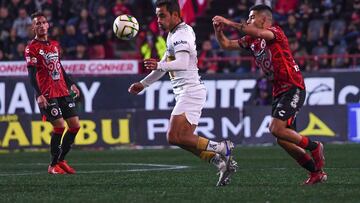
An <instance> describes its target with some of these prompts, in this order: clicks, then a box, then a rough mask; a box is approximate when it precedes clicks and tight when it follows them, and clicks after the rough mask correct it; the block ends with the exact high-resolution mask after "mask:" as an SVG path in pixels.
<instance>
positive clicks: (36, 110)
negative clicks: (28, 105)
mask: <svg viewBox="0 0 360 203" xmlns="http://www.w3.org/2000/svg"><path fill="white" fill-rule="evenodd" d="M34 113H40V108H39V105H38V103H37V101H36V97H34Z"/></svg>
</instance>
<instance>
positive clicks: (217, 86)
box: [145, 79, 256, 110]
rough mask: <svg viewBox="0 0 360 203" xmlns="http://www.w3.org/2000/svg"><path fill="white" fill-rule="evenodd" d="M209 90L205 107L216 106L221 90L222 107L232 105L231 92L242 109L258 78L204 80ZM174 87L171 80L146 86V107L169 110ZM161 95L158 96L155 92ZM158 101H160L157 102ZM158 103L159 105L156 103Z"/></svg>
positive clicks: (237, 105)
mask: <svg viewBox="0 0 360 203" xmlns="http://www.w3.org/2000/svg"><path fill="white" fill-rule="evenodd" d="M204 83H205V86H206V89H207V91H208V95H207V100H206V103H205V108H216V94H217V90H220V97H219V99H220V102H219V103H220V105H221V107H222V108H228V107H231V106H232V104H231V102H230V101H231V100H230V98H231V97H230V92H232V93H233V94H234V102H233V106H234V107H238V108H240V109H242V108H243V106H244V103H245V102H246V101H248V100H249V99H250V97H251V91H249V92H246V91H245V90H251V89H253V88H254V86H255V84H256V80H254V79H247V80H218V81H208V80H205V81H204ZM171 89H172V87H171V84H170V82H169V81H157V82H155V83H153V84H152V85H150V86H149V87H147V88H146V90H145V109H146V110H155V109H159V110H168V109H171V108H172V106H170V105H169V104H170V103H171V102H172V101H173V98H174V96H173V95H172V93H170V90H171ZM156 91H158V92H159V95H158V96H156V94H155V92H156ZM156 101H158V102H156ZM156 103H158V106H155V104H156Z"/></svg>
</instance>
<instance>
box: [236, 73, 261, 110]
mask: <svg viewBox="0 0 360 203" xmlns="http://www.w3.org/2000/svg"><path fill="white" fill-rule="evenodd" d="M255 84H256V80H250V79H248V80H240V81H239V82H238V84H237V85H236V88H235V104H234V106H235V107H238V108H239V109H242V108H243V106H244V102H246V101H248V100H249V99H250V97H251V93H250V92H249V93H247V92H245V89H253V88H254V87H255Z"/></svg>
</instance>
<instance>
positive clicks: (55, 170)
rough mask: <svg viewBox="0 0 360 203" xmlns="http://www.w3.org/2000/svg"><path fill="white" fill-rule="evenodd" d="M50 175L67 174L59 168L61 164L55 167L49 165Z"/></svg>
mask: <svg viewBox="0 0 360 203" xmlns="http://www.w3.org/2000/svg"><path fill="white" fill-rule="evenodd" d="M48 173H49V174H53V175H56V174H66V172H65V171H64V170H63V169H62V168H61V167H60V166H59V164H56V165H55V166H51V165H49V167H48Z"/></svg>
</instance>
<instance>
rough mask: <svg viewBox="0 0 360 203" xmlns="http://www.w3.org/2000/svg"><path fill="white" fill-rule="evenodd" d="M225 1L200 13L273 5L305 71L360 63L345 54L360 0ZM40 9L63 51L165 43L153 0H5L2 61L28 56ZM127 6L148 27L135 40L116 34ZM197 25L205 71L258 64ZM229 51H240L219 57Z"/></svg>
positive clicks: (359, 31) (75, 53)
mask: <svg viewBox="0 0 360 203" xmlns="http://www.w3.org/2000/svg"><path fill="white" fill-rule="evenodd" d="M219 2H220V3H221V1H220V0H209V1H208V3H207V10H206V12H204V13H203V14H202V16H201V18H203V19H204V18H205V19H206V21H205V23H206V24H211V18H212V17H213V14H219V15H224V16H226V17H230V18H232V19H235V20H236V21H244V20H246V19H247V16H248V8H249V7H250V6H251V5H253V4H259V3H265V4H268V5H270V6H271V7H272V8H273V10H274V13H275V14H274V18H275V21H276V23H277V24H279V25H280V26H281V27H282V28H283V29H284V31H285V34H286V35H287V36H288V37H289V43H290V46H291V49H292V50H293V54H294V56H295V58H296V60H297V62H298V63H299V65H300V67H302V68H303V70H305V71H317V70H319V69H329V68H346V67H354V66H357V67H359V66H360V56H359V55H358V56H357V57H354V58H352V57H344V55H347V54H359V53H360V0H319V1H311V0H272V1H271V0H227V4H226V5H229V6H228V7H227V8H226V10H225V11H226V12H225V13H216V12H217V8H218V7H217V6H216V5H217V3H219ZM195 9H196V8H195ZM37 10H41V11H43V12H44V14H45V15H46V16H47V18H48V21H49V22H50V23H51V29H50V31H49V32H50V37H51V38H53V39H56V40H59V41H60V43H61V46H62V48H63V50H62V53H63V59H69V60H81V59H115V58H116V59H118V58H134V59H140V58H150V57H153V58H159V56H161V55H162V54H163V53H164V51H165V49H166V45H165V37H164V36H165V35H164V33H162V32H161V31H160V30H159V29H158V28H157V24H156V18H155V15H154V5H153V1H151V0H116V1H114V0H0V61H15V60H24V49H25V46H26V44H27V42H28V41H29V40H30V39H32V38H33V34H32V32H31V29H30V25H31V19H30V15H31V13H33V12H34V11H37ZM120 14H131V15H133V16H135V17H136V18H137V19H138V21H139V23H140V26H141V27H140V32H139V34H138V37H137V38H136V40H133V41H122V40H117V39H116V38H115V36H114V34H113V32H112V23H113V20H114V19H115V16H118V15H120ZM198 17H199V16H198ZM192 25H193V26H194V27H195V31H196V32H198V31H199V32H204V33H203V34H201V33H200V34H198V33H197V36H200V38H199V39H198V43H199V44H198V53H199V68H200V71H201V72H207V73H216V72H231V73H233V72H235V73H244V72H250V71H252V70H253V68H254V65H253V64H252V62H251V61H252V60H250V59H248V58H249V57H248V56H249V53H247V52H244V51H241V52H240V51H231V52H225V51H222V50H221V49H220V48H219V46H218V43H217V42H216V40H215V38H214V34H213V30H208V29H196V28H197V27H200V26H201V23H200V22H198V20H196V21H195V22H194V23H192ZM226 32H227V34H228V35H229V36H231V38H239V37H241V33H239V32H237V31H235V30H227V31H226ZM209 33H210V34H209ZM204 36H205V37H204ZM339 55H341V56H339ZM237 56H244V57H243V58H238V57H237ZM322 56H324V57H322ZM224 57H225V58H226V57H237V59H236V60H227V61H222V60H220V59H221V58H224ZM209 58H211V59H214V60H208V59H209ZM220 67H221V68H220Z"/></svg>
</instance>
